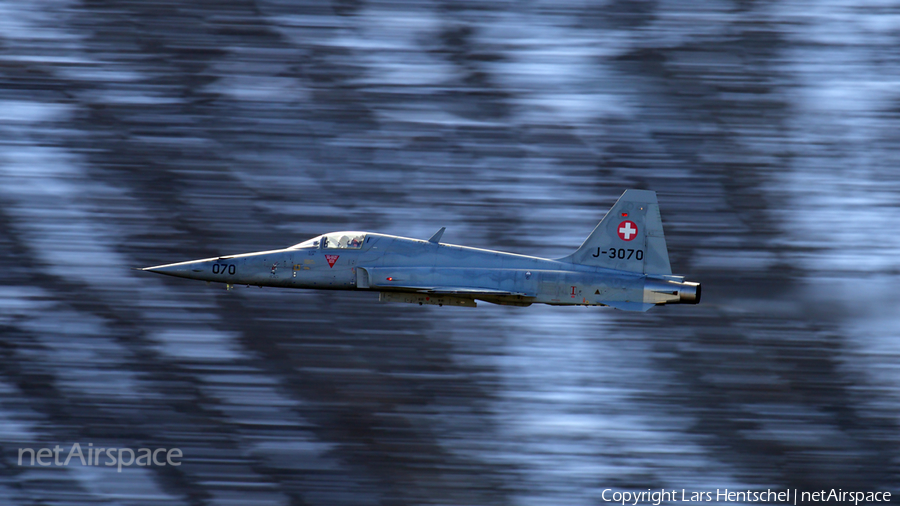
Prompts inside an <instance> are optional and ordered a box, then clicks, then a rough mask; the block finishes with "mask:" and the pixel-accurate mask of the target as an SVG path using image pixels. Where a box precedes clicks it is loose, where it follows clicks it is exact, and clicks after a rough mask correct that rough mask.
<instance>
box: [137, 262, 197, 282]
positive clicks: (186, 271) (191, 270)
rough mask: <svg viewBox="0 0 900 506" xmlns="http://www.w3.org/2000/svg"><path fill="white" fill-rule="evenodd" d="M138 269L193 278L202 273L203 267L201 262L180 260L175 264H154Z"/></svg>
mask: <svg viewBox="0 0 900 506" xmlns="http://www.w3.org/2000/svg"><path fill="white" fill-rule="evenodd" d="M140 270H142V271H148V272H155V273H157V274H165V275H167V276H176V277H179V278H193V277H196V276H197V275H198V274H199V273H202V272H203V270H204V269H203V262H180V263H177V264H165V265H154V266H152V267H144V268H142V269H140Z"/></svg>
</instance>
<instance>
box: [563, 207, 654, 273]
mask: <svg viewBox="0 0 900 506" xmlns="http://www.w3.org/2000/svg"><path fill="white" fill-rule="evenodd" d="M559 260H560V261H562V262H571V263H574V264H582V265H593V266H596V267H606V268H609V269H617V270H620V271H629V272H641V273H644V274H672V268H671V266H669V251H668V250H667V249H666V238H665V236H664V235H663V228H662V219H661V218H660V217H659V204H658V203H657V201H656V192H653V191H647V190H625V193H623V194H622V196H621V197H619V200H617V201H616V203H615V205H613V206H612V209H610V210H609V212H608V213H606V216H604V217H603V219H602V220H600V223H599V224H598V225H597V228H595V229H594V231H593V232H591V235H589V236H588V238H587V239H585V241H584V244H582V245H581V247H580V248H578V249H577V250H576V251H575V252H574V253H572V254H571V255H569V256H567V257H564V258H560V259H559Z"/></svg>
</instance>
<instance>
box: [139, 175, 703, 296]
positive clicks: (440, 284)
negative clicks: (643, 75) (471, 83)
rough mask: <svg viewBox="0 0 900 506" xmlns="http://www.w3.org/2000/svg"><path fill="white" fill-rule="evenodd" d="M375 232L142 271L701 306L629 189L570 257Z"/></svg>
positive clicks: (382, 289) (653, 204) (651, 197)
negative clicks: (670, 259)
mask: <svg viewBox="0 0 900 506" xmlns="http://www.w3.org/2000/svg"><path fill="white" fill-rule="evenodd" d="M444 230H445V228H444V227H442V228H441V229H440V230H438V231H437V232H436V233H435V234H434V235H433V236H432V237H431V238H430V239H428V240H421V239H410V238H408V237H397V236H393V235H386V234H378V233H374V232H332V233H329V234H324V235H320V236H318V237H314V238H312V239H309V240H307V241H303V242H301V243H300V244H296V245H294V246H291V247H289V248H284V249H277V250H271V251H259V252H255V253H245V254H242V255H227V256H220V257H216V258H205V259H202V260H192V261H189V262H179V263H174V264H166V265H157V266H155V267H146V268H144V269H141V270H144V271H149V272H156V273H159V274H165V275H168V276H176V277H180V278H188V279H197V280H203V281H208V282H218V283H224V284H225V285H226V288H227V289H229V290H230V289H231V288H232V286H233V285H236V284H241V285H248V286H249V285H253V286H259V287H263V286H274V287H282V288H307V289H325V290H363V291H369V292H378V293H379V300H381V301H384V302H406V303H413V304H419V305H423V304H433V305H438V306H461V307H475V306H476V301H484V302H490V303H493V304H501V305H509V306H530V305H531V304H534V303H541V304H549V305H554V306H571V305H575V306H610V307H613V308H617V309H621V310H626V311H647V310H648V309H650V308H651V307H653V306H657V305H663V304H697V303H699V302H700V284H699V283H694V282H690V281H685V279H684V277H683V276H673V275H672V269H671V267H670V266H669V253H668V251H667V249H666V239H665V236H664V235H663V228H662V220H661V219H660V215H659V204H658V203H657V199H656V193H655V192H652V191H647V190H626V191H625V193H623V194H622V196H621V197H620V198H619V200H618V201H616V203H615V205H613V207H612V209H610V210H609V212H607V213H606V216H604V217H603V219H602V220H600V223H599V224H598V225H597V227H596V228H594V231H593V232H591V234H590V235H589V236H588V238H587V239H585V241H584V243H583V244H582V245H581V247H579V248H578V249H577V250H575V252H573V253H572V254H570V255H568V256H565V257H562V258H558V259H555V260H553V259H548V258H539V257H534V256H527V255H517V254H514V253H504V252H500V251H492V250H487V249H479V248H469V247H466V246H457V245H453V244H445V243H442V242H441V236H442V235H443V234H444Z"/></svg>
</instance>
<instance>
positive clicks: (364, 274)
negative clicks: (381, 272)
mask: <svg viewBox="0 0 900 506" xmlns="http://www.w3.org/2000/svg"><path fill="white" fill-rule="evenodd" d="M356 288H369V271H367V270H366V269H365V267H357V268H356Z"/></svg>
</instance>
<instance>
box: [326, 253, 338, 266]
mask: <svg viewBox="0 0 900 506" xmlns="http://www.w3.org/2000/svg"><path fill="white" fill-rule="evenodd" d="M338 258H341V256H340V255H325V261H326V262H328V267H334V263H335V262H337V260H338Z"/></svg>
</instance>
